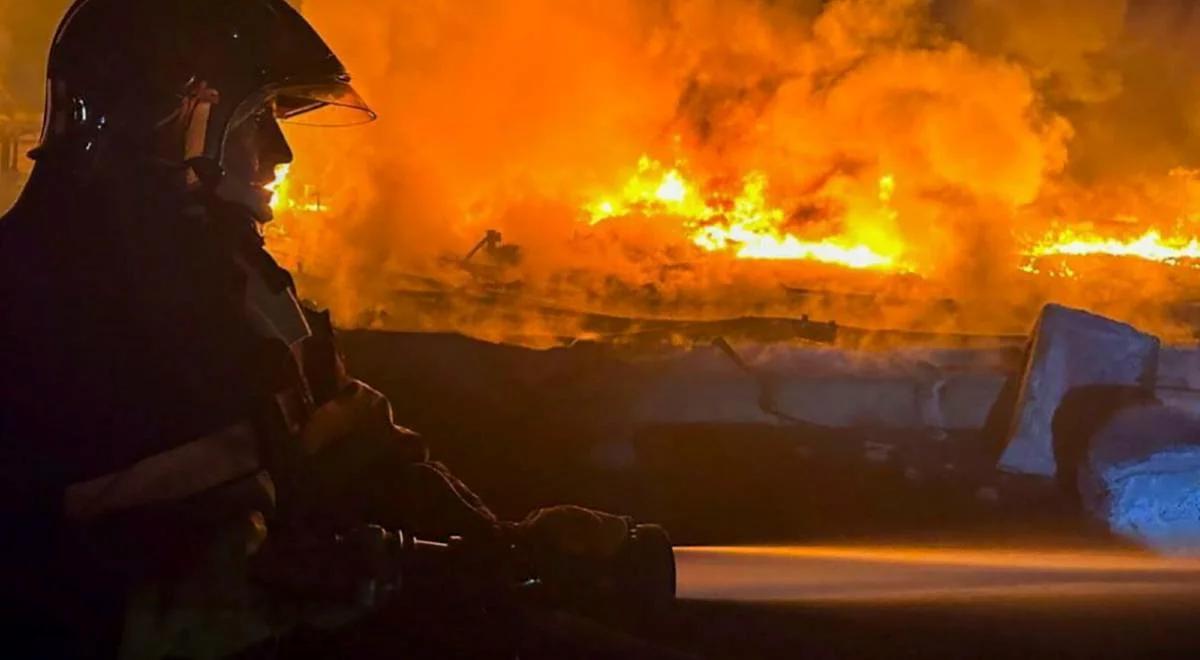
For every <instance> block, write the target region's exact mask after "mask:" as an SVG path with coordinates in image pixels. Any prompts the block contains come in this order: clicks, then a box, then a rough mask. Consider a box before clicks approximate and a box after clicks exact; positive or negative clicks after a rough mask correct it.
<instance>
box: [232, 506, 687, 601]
mask: <svg viewBox="0 0 1200 660" xmlns="http://www.w3.org/2000/svg"><path fill="white" fill-rule="evenodd" d="M535 554H537V553H535V552H533V551H532V550H531V549H530V548H527V547H523V545H522V544H521V543H519V542H502V543H496V542H487V543H476V542H472V541H471V540H469V539H461V538H452V539H450V540H449V541H448V542H445V543H442V542H433V541H426V540H423V539H419V538H416V537H414V536H411V535H409V534H406V533H405V532H403V531H400V530H388V529H384V528H382V527H379V526H374V525H370V526H364V527H360V528H358V529H355V530H352V531H350V532H347V533H344V534H339V535H336V536H335V537H333V538H329V539H323V540H311V541H307V542H303V541H302V542H295V541H290V542H287V543H281V544H278V545H276V546H274V547H271V546H267V547H264V548H263V551H262V552H260V553H259V554H258V555H257V556H256V558H255V562H254V565H253V569H252V575H253V579H254V580H255V581H256V582H257V583H259V585H260V586H262V587H264V588H265V589H268V590H270V591H272V592H274V593H277V594H282V595H286V596H290V597H293V598H295V599H298V600H306V601H310V602H311V601H324V602H328V603H337V604H339V605H341V606H343V607H346V608H347V609H353V610H357V611H369V610H376V609H379V608H381V607H383V606H385V605H387V604H388V602H389V601H391V600H392V599H393V598H397V597H401V596H412V595H415V596H418V597H422V596H425V595H428V594H436V595H438V596H439V597H444V596H446V595H447V594H457V595H459V596H462V595H466V596H467V597H474V596H477V597H479V598H484V599H491V600H493V601H494V600H496V599H501V600H511V599H519V600H520V601H521V602H523V603H532V604H537V605H545V606H548V607H554V608H563V609H567V610H570V611H576V612H579V613H581V614H585V615H589V616H591V615H596V616H600V617H603V616H605V614H607V613H623V614H624V615H626V616H635V617H638V618H640V617H644V616H653V615H654V614H655V613H656V612H662V611H663V610H665V608H667V607H669V605H670V604H671V603H672V602H673V601H674V598H675V591H676V572H675V555H674V549H673V548H672V546H671V542H670V539H669V538H668V536H667V533H666V531H665V530H664V529H663V528H662V527H660V526H658V525H644V524H643V525H631V526H630V528H629V533H628V536H627V538H626V539H625V542H624V543H623V544H622V546H621V548H620V549H619V551H618V552H617V553H616V554H615V555H613V556H612V557H610V558H606V559H596V558H586V557H576V556H568V555H564V554H556V555H552V556H549V557H547V556H545V555H544V554H543V555H539V556H537V557H535V556H534V555H535Z"/></svg>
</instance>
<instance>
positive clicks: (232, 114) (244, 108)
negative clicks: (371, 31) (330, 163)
mask: <svg viewBox="0 0 1200 660" xmlns="http://www.w3.org/2000/svg"><path fill="white" fill-rule="evenodd" d="M47 78H48V81H47V84H48V89H47V97H46V113H45V120H44V122H45V123H44V127H43V131H42V138H41V142H40V144H39V146H38V147H37V148H36V149H34V151H33V152H32V153H31V154H30V155H31V157H33V158H35V159H37V160H57V159H65V160H66V161H67V162H69V163H71V164H72V166H73V167H76V168H82V169H83V170H84V171H87V170H90V169H93V168H95V167H96V166H97V165H99V164H102V163H106V162H108V159H109V158H111V157H112V156H114V155H115V154H128V153H131V150H132V153H137V154H148V155H152V156H154V157H157V158H158V159H161V160H162V161H164V162H166V163H171V164H177V165H179V166H180V168H181V169H187V168H185V167H184V166H183V165H184V164H185V163H187V164H188V165H190V168H191V171H189V172H188V176H189V178H190V179H191V180H192V182H193V183H195V182H197V181H202V180H205V179H208V178H214V177H215V176H216V175H219V172H220V166H221V163H222V160H223V158H224V151H225V146H226V139H227V138H228V136H229V134H230V132H231V131H232V130H233V129H234V128H235V127H236V126H238V125H239V124H240V123H241V122H243V121H246V120H247V119H249V118H251V117H253V116H254V115H256V114H258V113H260V112H261V111H262V109H263V108H264V107H271V108H274V112H275V115H276V117H278V118H280V119H283V120H288V119H293V120H294V119H297V118H299V117H301V116H303V119H302V120H300V121H301V122H302V123H313V124H321V125H346V124H352V123H361V122H366V121H371V120H373V119H374V118H375V114H374V113H373V112H372V111H371V109H370V108H369V107H368V106H367V104H366V103H365V102H364V101H363V100H362V98H361V97H360V96H359V95H358V94H357V93H356V92H355V91H354V89H353V88H352V87H351V86H350V76H349V74H347V72H346V69H345V67H344V66H343V65H342V63H341V62H340V61H339V60H338V58H337V56H336V55H334V53H333V52H332V50H331V49H330V48H329V46H328V45H326V43H325V42H324V41H323V40H322V39H321V37H320V36H319V35H318V34H317V32H316V31H315V30H314V29H313V27H312V26H311V25H310V24H309V23H308V22H307V21H306V20H305V19H304V18H303V17H302V16H301V15H300V14H299V12H297V11H296V10H295V9H294V8H293V7H292V6H291V5H289V4H288V3H287V2H286V1H285V0H172V1H171V2H162V0H76V2H75V3H74V5H72V7H71V8H70V9H69V10H68V12H67V14H66V16H65V18H64V19H63V20H62V23H61V24H60V25H59V28H58V31H57V33H56V35H55V37H54V41H53V43H52V45H51V49H50V62H49V69H48V74H47ZM318 110H320V112H314V111H318ZM214 185H215V182H214Z"/></svg>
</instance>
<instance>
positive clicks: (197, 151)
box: [159, 81, 274, 223]
mask: <svg viewBox="0 0 1200 660" xmlns="http://www.w3.org/2000/svg"><path fill="white" fill-rule="evenodd" d="M220 102H221V97H220V93H219V92H218V90H216V89H213V88H211V87H209V86H208V84H207V83H205V82H203V81H200V82H193V83H191V84H189V85H188V89H187V91H186V93H185V94H184V96H183V98H182V100H181V103H180V107H179V109H178V110H177V111H176V112H175V113H174V114H173V115H172V116H171V117H169V118H167V119H166V120H164V121H163V122H162V123H160V125H159V126H160V128H162V127H164V126H166V125H169V124H172V123H174V124H175V125H176V130H179V129H182V135H183V163H184V165H185V166H186V167H185V169H184V176H185V179H186V180H185V185H186V187H187V189H188V190H190V191H195V192H201V193H203V194H208V195H212V196H214V197H217V198H220V199H222V200H225V201H227V202H231V203H233V204H237V205H238V206H241V207H242V208H243V209H244V210H246V211H247V212H248V213H249V214H250V216H251V217H253V218H254V220H255V221H257V222H259V223H266V222H269V221H271V220H272V219H273V217H274V216H273V214H272V213H271V208H270V205H269V204H267V203H266V202H265V200H263V199H261V193H260V192H259V191H258V190H257V189H255V188H254V187H253V186H250V185H243V184H239V183H238V182H236V181H233V180H230V179H229V178H228V177H226V176H225V170H224V168H223V167H221V164H220V163H219V162H217V161H216V160H215V159H214V158H212V157H211V156H209V155H208V154H207V153H206V149H207V144H208V131H209V124H210V119H211V117H212V109H213V106H214V105H216V104H218V103H220ZM180 124H182V126H180Z"/></svg>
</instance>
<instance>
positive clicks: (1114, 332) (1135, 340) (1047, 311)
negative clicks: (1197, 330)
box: [999, 305, 1160, 477]
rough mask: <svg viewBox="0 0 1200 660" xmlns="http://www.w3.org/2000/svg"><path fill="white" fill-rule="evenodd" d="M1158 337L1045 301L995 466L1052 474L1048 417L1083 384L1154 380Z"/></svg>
mask: <svg viewBox="0 0 1200 660" xmlns="http://www.w3.org/2000/svg"><path fill="white" fill-rule="evenodd" d="M1159 350H1160V342H1159V340H1158V338H1156V337H1154V336H1152V335H1148V334H1145V333H1143V332H1139V331H1138V330H1137V329H1135V328H1134V327H1132V326H1130V325H1126V324H1124V323H1119V322H1117V321H1113V320H1111V319H1107V318H1104V317H1102V316H1097V315H1095V314H1090V313H1088V312H1084V311H1081V310H1077V309H1071V308H1068V307H1063V306H1060V305H1047V306H1046V307H1045V308H1044V309H1043V310H1042V314H1041V317H1040V318H1039V319H1038V322H1037V325H1036V327H1035V328H1034V333H1033V339H1032V344H1031V349H1030V357H1029V362H1028V364H1027V365H1026V367H1025V370H1024V375H1023V377H1022V382H1021V389H1020V392H1019V393H1018V395H1017V405H1016V409H1015V413H1014V418H1013V421H1012V425H1011V430H1010V432H1009V436H1008V443H1007V445H1006V447H1005V449H1004V453H1003V454H1002V455H1001V457H1000V462H999V467H1000V469H1002V470H1004V471H1007V472H1014V473H1019V474H1032V475H1040V476H1046V477H1050V476H1054V474H1055V473H1056V471H1057V466H1056V465H1055V459H1054V442H1053V434H1052V433H1051V421H1052V420H1053V418H1054V413H1055V411H1057V410H1058V406H1059V403H1060V402H1061V401H1062V399H1063V396H1064V395H1066V393H1067V392H1069V391H1070V390H1071V389H1073V388H1076V387H1080V386H1083V385H1152V384H1153V383H1154V382H1155V379H1156V371H1157V366H1158V361H1159Z"/></svg>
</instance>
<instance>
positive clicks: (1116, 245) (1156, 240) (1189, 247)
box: [1027, 229, 1200, 264]
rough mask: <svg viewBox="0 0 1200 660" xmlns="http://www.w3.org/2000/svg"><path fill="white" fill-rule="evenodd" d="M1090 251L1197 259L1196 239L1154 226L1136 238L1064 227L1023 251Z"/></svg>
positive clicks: (1061, 253)
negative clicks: (1165, 235) (1160, 230)
mask: <svg viewBox="0 0 1200 660" xmlns="http://www.w3.org/2000/svg"><path fill="white" fill-rule="evenodd" d="M1090 255H1107V256H1113V257H1133V258H1137V259H1144V260H1146V261H1156V262H1159V263H1165V264H1175V263H1178V262H1180V261H1186V260H1192V259H1200V239H1197V238H1195V237H1188V236H1170V237H1165V238H1164V237H1163V235H1162V233H1160V232H1159V231H1158V230H1156V229H1151V230H1149V231H1147V232H1146V233H1145V234H1142V235H1141V236H1139V237H1137V238H1134V239H1129V240H1122V239H1118V238H1111V237H1104V236H1101V235H1099V234H1097V233H1094V232H1091V231H1076V230H1071V229H1067V230H1063V231H1059V232H1057V233H1052V234H1050V235H1048V236H1046V237H1044V238H1043V239H1042V240H1040V241H1038V242H1037V243H1035V244H1034V245H1033V247H1031V248H1030V249H1029V250H1028V252H1027V256H1030V257H1034V258H1038V257H1056V256H1090Z"/></svg>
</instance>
